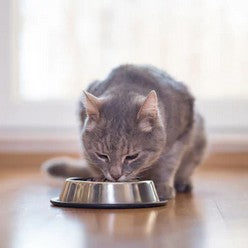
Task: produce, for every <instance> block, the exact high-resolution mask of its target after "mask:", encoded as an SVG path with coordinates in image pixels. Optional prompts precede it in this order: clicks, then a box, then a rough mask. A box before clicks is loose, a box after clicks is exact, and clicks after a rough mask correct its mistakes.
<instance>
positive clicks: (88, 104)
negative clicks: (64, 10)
mask: <svg viewBox="0 0 248 248" xmlns="http://www.w3.org/2000/svg"><path fill="white" fill-rule="evenodd" d="M83 92H84V97H83V104H84V106H85V108H86V113H87V115H88V116H89V117H90V118H91V119H93V120H95V121H96V120H98V119H99V117H100V107H101V105H102V102H101V100H100V99H99V98H98V97H96V96H94V95H92V94H90V93H89V92H87V91H85V90H84V91H83Z"/></svg>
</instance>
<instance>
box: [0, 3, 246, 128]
mask: <svg viewBox="0 0 248 248" xmlns="http://www.w3.org/2000/svg"><path fill="white" fill-rule="evenodd" d="M1 5H3V6H1V7H2V8H1V10H0V11H1V12H3V13H1V14H3V15H2V16H1V18H2V21H1V23H3V25H2V27H1V34H2V36H3V37H4V39H3V40H2V41H0V42H1V43H0V45H1V46H0V49H1V51H0V52H3V53H1V54H2V56H1V58H0V63H1V65H2V66H1V67H2V69H1V70H2V71H1V93H0V94H1V96H2V97H1V100H0V101H1V105H2V106H3V108H2V109H3V110H2V112H1V113H0V123H1V124H0V127H2V128H10V127H12V128H16V127H18V128H20V127H21V128H24V129H25V128H37V127H39V128H43V129H44V128H45V129H58V128H62V129H65V128H67V129H69V130H72V129H74V128H75V127H76V121H77V118H76V114H75V113H76V100H77V99H78V97H79V95H80V94H81V91H82V89H84V88H85V87H86V86H87V84H88V83H89V82H91V81H92V80H94V79H96V78H99V79H102V78H104V77H105V76H106V75H107V74H108V72H109V71H110V70H111V69H112V68H113V67H115V66H117V65H118V64H120V63H142V64H143V63H145V64H147V63H149V64H153V65H155V66H158V67H160V68H163V69H165V70H166V71H167V72H168V73H169V74H171V75H173V76H174V77H175V78H176V79H178V80H181V81H184V82H185V83H186V84H187V85H188V86H189V87H190V88H191V90H192V92H193V93H194V95H196V96H197V99H198V106H199V108H200V110H201V111H202V112H203V113H204V115H205V118H206V119H207V123H208V127H209V130H210V131H211V132H213V133H219V132H244V131H245V132H246V130H247V127H248V117H247V110H246V109H247V107H248V83H247V78H248V49H247V43H248V3H247V1H245V0H235V1H234V0H230V1H227V0H221V1H208V0H199V1H196V0H188V1H180V0H175V1H169V0H166V1H164V0H156V1H150V0H135V1H127V0H120V1H113V0H112V1H110V0H103V1H97V0H91V1H89V0H75V1H70V0H54V1H48V0H42V1H41V0H37V1H32V0H25V1H24V0H23V1H16V0H12V1H2V2H1Z"/></svg>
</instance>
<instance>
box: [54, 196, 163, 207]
mask: <svg viewBox="0 0 248 248" xmlns="http://www.w3.org/2000/svg"><path fill="white" fill-rule="evenodd" d="M50 202H51V203H52V204H53V205H54V206H56V207H67V208H150V207H161V206H164V205H165V204H166V203H167V201H160V202H151V203H136V204H131V203H121V204H92V203H73V202H70V203H68V202H61V201H59V198H58V197H56V198H52V199H51V200H50Z"/></svg>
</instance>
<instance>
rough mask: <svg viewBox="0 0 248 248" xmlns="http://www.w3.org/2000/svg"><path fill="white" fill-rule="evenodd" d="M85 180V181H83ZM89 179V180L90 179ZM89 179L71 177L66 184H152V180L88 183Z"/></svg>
mask: <svg viewBox="0 0 248 248" xmlns="http://www.w3.org/2000/svg"><path fill="white" fill-rule="evenodd" d="M83 179H84V180H83ZM88 179H89V178H88ZM86 180H87V178H82V177H69V178H67V179H66V180H65V181H66V182H74V183H75V182H78V183H86V184H143V183H152V184H154V182H153V181H152V180H141V181H138V180H137V181H130V182H110V181H108V182H96V181H86Z"/></svg>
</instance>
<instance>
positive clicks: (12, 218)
mask: <svg viewBox="0 0 248 248" xmlns="http://www.w3.org/2000/svg"><path fill="white" fill-rule="evenodd" d="M194 182H195V189H194V192H193V193H192V194H186V195H185V194H181V195H178V196H177V197H176V199H175V200H172V201H170V202H169V203H168V204H167V206H165V207H160V208H150V209H131V210H90V209H63V208H56V207H53V206H51V205H50V203H49V199H50V198H52V197H54V196H57V195H58V193H59V190H58V189H56V188H54V187H51V186H49V185H47V183H45V181H44V179H43V178H42V177H41V176H40V173H39V172H38V171H37V170H36V169H33V170H30V169H28V170H25V168H21V169H13V168H12V169H8V170H6V169H5V170H4V169H1V172H0V247H1V248H10V247H11V248H29V247H30V248H41V247H42V248H44V247H45V248H49V247H52V248H54V247H60V248H63V247H72V248H77V247H80V248H83V247H87V248H88V247H108V248H109V247H154V248H156V247H177V248H178V247H179V248H180V247H197V248H201V247H204V248H207V247H211V248H212V247H214V248H215V247H225V248H228V247H232V248H234V247H235V248H236V247H248V167H247V166H246V167H238V168H234V167H230V168H220V169H213V168H211V169H204V170H199V171H198V172H197V173H196V175H195V178H194Z"/></svg>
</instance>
